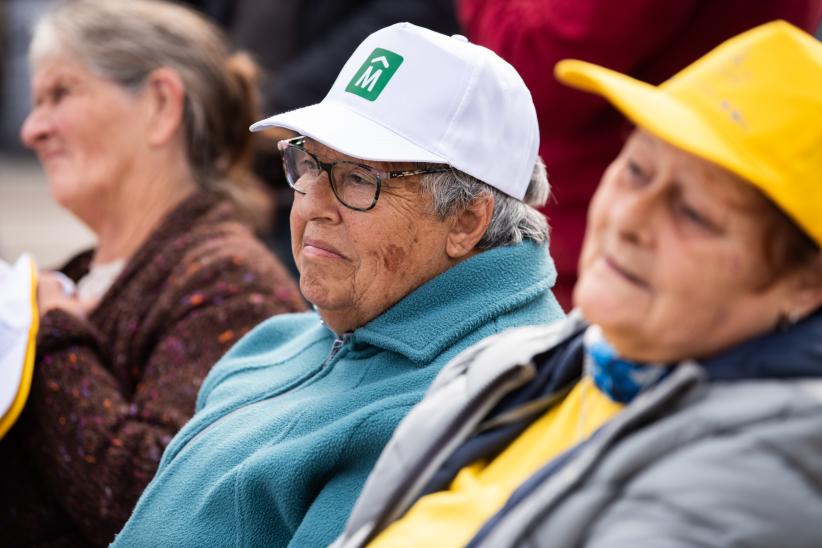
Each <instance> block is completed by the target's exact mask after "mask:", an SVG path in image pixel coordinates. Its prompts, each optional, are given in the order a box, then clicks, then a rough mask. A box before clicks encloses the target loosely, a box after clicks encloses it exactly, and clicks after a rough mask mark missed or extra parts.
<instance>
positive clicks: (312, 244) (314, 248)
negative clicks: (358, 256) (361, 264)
mask: <svg viewBox="0 0 822 548" xmlns="http://www.w3.org/2000/svg"><path fill="white" fill-rule="evenodd" d="M303 253H304V254H306V255H310V256H313V257H325V258H328V259H345V258H346V256H345V255H343V254H342V253H340V252H339V251H337V249H336V248H335V247H334V246H333V245H331V244H329V243H326V242H323V241H321V240H315V239H312V238H305V239H303Z"/></svg>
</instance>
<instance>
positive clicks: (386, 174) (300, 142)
mask: <svg viewBox="0 0 822 548" xmlns="http://www.w3.org/2000/svg"><path fill="white" fill-rule="evenodd" d="M304 145H305V136H304V135H300V136H298V137H293V138H291V139H285V140H283V141H280V142H278V143H277V148H278V149H279V151H280V153H281V154H282V157H283V171H285V174H286V178H285V180H286V182H287V183H288V186H290V187H291V188H292V190H294V192H297V193H299V194H302V195H305V194H306V192H305V191H303V190H299V189H297V188H296V187H295V186H294V185H293V184H292V183H291V181H289V180H288V169H287V168H286V166H285V149H286V147H289V146H291V147H294V148H297V149H299V150H301V151H303V152H305V153H306V154H308V155H309V156H310V157H311V158H312V159H313V160H314V161H315V162H317V165H318V166H320V169H322V170H323V171H325V173H326V174H327V175H328V184H329V185H331V191H332V192H333V193H334V197H335V198H337V201H338V202H340V203H341V204H342V205H344V206H345V207H347V208H348V209H353V210H354V211H369V210H371V209H374V207H375V206H376V205H377V200H379V198H380V191H381V189H382V181H383V179H385V180H390V179H399V178H401V177H411V176H412V175H426V174H429V173H445V172H447V171H450V169H451V168H449V167H444V168H437V169H405V170H395V171H382V170H379V169H377V168H375V167H374V166H369V165H368V164H361V163H358V162H352V161H350V160H338V161H336V162H323V161H322V160H320V159H319V158H317V156H316V155H315V154H313V153H311V152H309V151H308V150H306V149H305V146H304ZM337 164H353V165H355V166H357V167H361V168H364V169H367V170H369V171H372V172H374V173H375V174H376V177H377V190H376V191H375V192H374V199H373V200H372V201H371V205H369V206H368V207H354V206H351V205H348V204H347V203H345V202H344V201H343V199H342V198H341V197H340V195H339V194H338V193H337V187H336V185H335V184H334V177H333V175H332V174H331V170H332V169H333V168H334V166H336V165H337Z"/></svg>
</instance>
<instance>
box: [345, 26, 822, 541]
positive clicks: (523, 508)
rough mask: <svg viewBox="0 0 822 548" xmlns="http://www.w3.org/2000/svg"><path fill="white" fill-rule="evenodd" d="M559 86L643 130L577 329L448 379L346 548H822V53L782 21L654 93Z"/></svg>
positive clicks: (592, 69) (604, 207)
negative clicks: (584, 94)
mask: <svg viewBox="0 0 822 548" xmlns="http://www.w3.org/2000/svg"><path fill="white" fill-rule="evenodd" d="M557 75H558V77H559V78H560V80H562V81H563V82H565V83H567V84H569V85H572V86H575V87H579V88H583V89H585V90H587V91H591V92H594V93H598V94H600V95H602V96H604V97H605V98H606V99H608V100H609V101H610V102H611V103H612V104H613V105H614V106H615V107H617V108H618V109H619V110H621V111H622V112H623V113H624V114H625V115H626V116H627V117H628V118H629V119H631V120H632V121H633V122H634V123H635V124H636V126H637V129H636V130H635V132H634V133H633V135H632V136H631V138H630V139H629V141H628V143H627V144H626V145H625V147H624V149H623V150H622V152H621V153H620V155H619V157H618V158H617V159H616V160H615V161H614V162H613V164H612V165H611V166H610V168H609V169H608V170H607V172H606V174H605V175H604V177H603V180H602V182H601V184H600V187H599V190H598V192H597V194H596V196H595V198H594V201H593V203H592V205H591V209H590V211H589V214H588V229H587V234H586V240H585V245H584V248H583V253H582V259H581V262H580V272H581V276H580V279H579V282H578V284H577V286H576V288H575V291H574V300H575V305H576V310H575V312H574V313H572V314H571V316H570V317H569V318H568V319H567V320H562V321H560V322H557V323H554V324H552V325H550V326H543V327H529V328H521V329H516V330H512V331H508V332H506V333H503V334H501V335H498V336H495V337H492V338H490V339H486V340H485V341H484V342H482V343H480V344H479V345H478V346H475V347H473V348H472V349H469V350H468V351H466V352H464V353H463V354H462V355H461V356H460V357H458V358H457V359H456V360H455V361H453V362H452V363H451V364H450V365H449V366H448V367H446V369H445V370H443V372H442V373H441V374H440V376H439V377H438V379H437V381H435V383H434V385H433V386H432V388H431V389H430V391H429V393H428V395H427V397H426V398H425V400H423V402H422V403H421V404H420V405H418V406H417V407H416V408H415V409H414V411H412V413H411V414H410V415H409V416H408V417H407V418H406V419H405V421H404V422H403V423H402V424H401V425H400V427H399V428H398V430H397V431H396V433H395V435H394V437H393V439H392V440H391V442H390V443H389V445H388V446H387V447H386V449H385V450H384V452H383V454H382V456H381V458H380V460H379V462H378V464H377V466H376V468H375V469H374V471H373V472H372V474H371V476H370V478H369V480H368V482H367V483H366V486H365V489H364V491H363V493H362V495H361V497H360V499H359V501H358V503H357V505H356V506H355V509H354V513H353V514H352V516H351V517H350V519H349V521H348V525H347V527H346V531H345V532H344V534H343V535H342V536H341V537H340V538H339V539H338V541H337V546H345V547H349V546H363V545H369V546H379V547H383V546H422V545H426V546H428V545H436V546H465V545H469V546H476V547H479V546H483V547H485V546H487V547H499V546H512V545H526V546H551V547H571V546H587V547H592V546H593V547H600V546H602V547H605V546H608V547H610V546H746V547H750V546H762V547H772V546H808V547H810V546H822V527H820V526H819V518H820V516H822V465H820V463H822V312H821V311H820V310H822V308H821V307H822V255H821V254H820V244H822V180H820V178H819V174H820V172H822V124H820V123H819V120H820V119H822V45H820V43H818V42H817V41H816V40H814V39H813V38H812V37H810V36H808V35H807V34H805V33H804V32H802V31H800V30H798V29H796V28H795V27H792V26H791V25H789V24H787V23H784V22H775V23H769V24H767V25H764V26H762V27H759V28H757V29H754V30H752V31H749V32H747V33H745V34H742V35H740V36H738V37H737V38H734V39H732V40H730V41H728V42H726V43H725V44H723V45H721V46H720V47H718V48H717V49H716V50H714V51H713V52H711V53H709V54H708V55H706V56H705V57H704V58H702V59H701V60H699V61H697V62H696V63H694V64H693V65H691V66H690V67H688V68H686V69H685V70H683V71H682V72H681V73H679V74H678V75H676V76H675V77H673V78H672V79H671V80H669V81H667V82H665V83H663V84H662V85H660V86H659V87H653V86H649V85H646V84H644V83H642V82H638V81H636V80H633V79H631V78H628V77H626V76H624V75H621V74H618V73H615V72H612V71H609V70H607V69H604V68H601V67H597V66H594V65H590V64H588V63H582V62H579V61H565V62H562V63H560V64H559V65H558V66H557Z"/></svg>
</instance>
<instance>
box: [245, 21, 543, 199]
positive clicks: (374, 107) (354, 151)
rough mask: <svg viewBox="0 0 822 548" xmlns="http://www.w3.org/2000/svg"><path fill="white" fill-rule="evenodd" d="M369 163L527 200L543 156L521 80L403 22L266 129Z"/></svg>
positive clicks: (473, 51) (485, 52)
mask: <svg viewBox="0 0 822 548" xmlns="http://www.w3.org/2000/svg"><path fill="white" fill-rule="evenodd" d="M269 127H284V128H288V129H291V130H293V131H296V132H298V133H300V134H302V135H305V136H307V137H310V138H312V139H314V140H316V141H318V142H320V143H322V144H324V145H326V146H328V147H330V148H333V149H334V150H337V151H338V152H341V153H343V154H346V155H348V156H353V157H355V158H360V159H363V160H373V161H387V162H426V163H441V164H448V165H450V166H452V167H454V168H456V169H458V170H460V171H464V172H465V173H468V174H469V175H472V176H473V177H476V178H477V179H479V180H481V181H483V182H485V183H487V184H489V185H491V186H493V187H495V188H497V189H499V190H500V191H502V192H504V193H505V194H508V195H509V196H513V197H514V198H517V199H519V200H521V199H522V198H523V196H524V195H525V191H526V190H527V189H528V183H529V181H530V179H531V173H532V171H533V169H534V163H535V162H536V158H537V149H538V148H539V128H538V126H537V114H536V110H535V109H534V103H533V100H532V99H531V94H530V92H529V91H528V88H527V87H526V86H525V82H523V81H522V78H521V77H520V76H519V74H517V71H516V70H515V69H514V67H512V66H511V65H510V64H508V63H507V62H506V61H504V60H503V59H502V58H501V57H499V56H498V55H497V54H495V53H494V52H492V51H491V50H489V49H487V48H484V47H482V46H478V45H475V44H471V43H469V42H468V40H466V39H465V37H463V36H458V35H455V36H452V37H448V36H445V35H444V34H440V33H437V32H434V31H431V30H428V29H425V28H422V27H418V26H415V25H412V24H410V23H397V24H395V25H391V26H390V27H386V28H384V29H381V30H378V31H377V32H375V33H373V34H372V35H370V36H369V37H368V38H366V39H365V40H364V41H363V42H362V43H361V44H360V45H359V47H358V48H357V49H356V51H354V54H353V55H352V56H351V57H350V58H349V59H348V61H347V62H346V63H345V66H344V67H343V68H342V71H341V72H340V74H339V75H338V76H337V80H336V81H335V82H334V85H333V86H332V87H331V90H330V91H329V92H328V95H326V96H325V98H324V99H323V100H322V101H321V102H320V103H317V104H316V105H311V106H307V107H304V108H300V109H296V110H292V111H290V112H285V113H282V114H278V115H276V116H272V117H270V118H266V119H265V120H261V121H259V122H257V123H256V124H254V125H252V126H251V131H260V130H263V129H265V128H269Z"/></svg>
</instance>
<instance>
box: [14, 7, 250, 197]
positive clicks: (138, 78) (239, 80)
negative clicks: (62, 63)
mask: <svg viewBox="0 0 822 548" xmlns="http://www.w3.org/2000/svg"><path fill="white" fill-rule="evenodd" d="M54 54H68V55H71V56H73V57H76V58H77V59H79V60H81V61H82V62H83V63H84V64H85V65H86V66H88V67H89V68H90V69H91V70H92V71H93V72H95V73H96V74H98V75H99V76H101V77H102V78H105V79H107V80H109V81H111V82H114V83H117V84H119V85H120V86H121V87H123V88H124V89H126V90H128V91H131V92H133V93H136V92H138V91H139V90H141V89H142V88H143V86H144V85H145V83H146V81H147V79H148V77H149V75H150V74H151V72H152V71H154V70H155V69H157V68H159V67H168V68H170V69H172V70H174V71H175V72H176V73H177V74H179V76H180V78H181V80H182V81H183V85H184V87H185V103H184V113H183V127H184V136H185V144H186V154H187V159H188V163H189V165H190V167H191V171H192V174H193V175H194V178H195V179H196V180H197V182H198V183H199V184H200V185H201V186H203V187H205V188H216V187H217V186H218V185H220V184H225V181H223V179H224V178H225V177H227V176H228V174H229V173H235V172H236V170H237V169H239V168H241V167H242V165H243V164H247V163H248V162H249V160H250V155H251V153H252V144H251V136H250V135H249V133H248V131H247V129H246V128H247V127H248V125H249V124H251V123H252V122H253V121H254V120H256V119H257V118H258V117H259V116H258V114H257V105H258V103H259V101H258V99H257V91H256V77H257V70H256V66H255V65H254V63H253V61H251V59H250V58H249V57H247V56H242V55H233V56H232V55H231V53H230V51H229V48H228V43H227V40H226V39H225V37H224V35H223V34H222V32H221V31H220V30H219V29H218V28H217V27H215V26H214V25H212V24H211V23H209V22H208V21H207V20H206V19H205V18H204V17H202V16H200V15H199V14H197V13H196V12H194V11H192V10H190V9H187V8H184V7H182V6H178V5H174V4H171V3H168V2H158V1H154V0H119V1H111V0H71V1H62V2H58V3H57V5H56V6H55V7H54V8H53V9H52V10H51V11H50V12H48V13H46V15H45V16H44V17H43V18H42V19H41V20H40V21H39V22H38V24H37V26H36V28H35V31H34V37H33V39H32V43H31V46H30V49H29V60H30V63H31V64H32V65H36V64H37V63H38V62H39V61H40V60H41V59H42V58H44V57H46V56H49V55H54ZM229 194H230V192H229Z"/></svg>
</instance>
